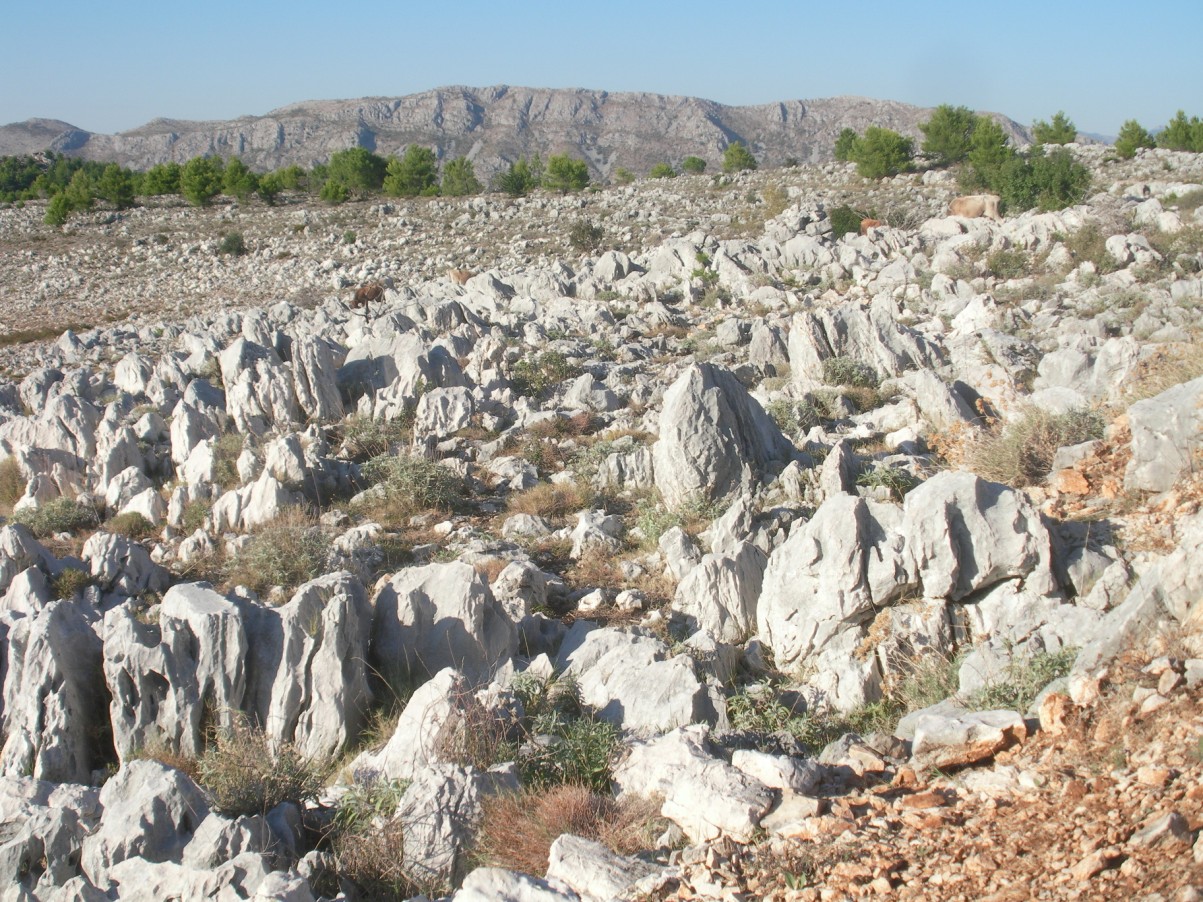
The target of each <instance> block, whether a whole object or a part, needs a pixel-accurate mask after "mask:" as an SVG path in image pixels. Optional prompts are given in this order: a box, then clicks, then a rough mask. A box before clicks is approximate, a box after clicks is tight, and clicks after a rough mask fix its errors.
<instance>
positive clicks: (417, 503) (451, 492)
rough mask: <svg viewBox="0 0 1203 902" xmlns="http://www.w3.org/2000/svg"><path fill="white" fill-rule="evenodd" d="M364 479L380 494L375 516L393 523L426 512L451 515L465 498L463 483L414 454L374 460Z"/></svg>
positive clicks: (385, 456) (448, 471) (434, 464)
mask: <svg viewBox="0 0 1203 902" xmlns="http://www.w3.org/2000/svg"><path fill="white" fill-rule="evenodd" d="M363 475H364V479H366V480H367V481H368V483H369V484H370V485H372V486H378V487H379V490H380V496H381V497H380V501H379V503H378V504H375V505H374V508H373V509H374V513H375V514H376V515H377V516H381V517H384V518H385V519H387V520H388V521H389V522H390V523H402V522H404V521H405V520H408V519H409V518H410V517H412V516H413V515H414V514H417V513H420V512H422V511H427V510H438V511H450V510H451V509H452V508H453V507H454V506H455V505H456V503H457V502H458V501H459V499H460V498H461V497H462V495H463V489H464V487H463V482H462V480H461V479H460V478H459V477H458V476H456V475H455V474H454V473H453V472H452V471H451V470H449V469H447V468H446V467H443V466H440V465H439V464H438V463H437V462H436V461H433V460H427V459H426V458H424V457H415V456H413V455H410V454H396V455H388V454H386V455H382V456H380V457H374V458H372V459H371V460H369V461H368V462H367V463H366V464H364V466H363Z"/></svg>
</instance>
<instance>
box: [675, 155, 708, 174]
mask: <svg viewBox="0 0 1203 902" xmlns="http://www.w3.org/2000/svg"><path fill="white" fill-rule="evenodd" d="M681 171H682V172H688V173H689V174H690V175H701V174H702V173H703V172H705V171H706V161H705V160H703V159H702V158H701V157H694V156H689V157H686V158H685V159H683V160H682V161H681Z"/></svg>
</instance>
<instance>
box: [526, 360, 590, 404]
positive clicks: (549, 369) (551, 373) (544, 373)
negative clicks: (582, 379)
mask: <svg viewBox="0 0 1203 902" xmlns="http://www.w3.org/2000/svg"><path fill="white" fill-rule="evenodd" d="M579 375H580V371H579V370H578V369H577V368H576V367H575V366H573V365H572V364H570V363H569V362H568V359H567V358H566V357H565V356H564V355H563V354H561V353H560V352H559V351H544V352H543V353H541V354H536V355H535V356H534V357H524V358H523V359H521V360H519V361H518V362H516V363H515V364H514V365H513V367H512V368H511V369H510V384H511V385H512V386H513V388H514V391H515V392H517V393H518V394H520V395H523V396H524V397H528V398H537V397H539V396H540V395H542V394H543V393H544V392H546V391H548V390H549V389H550V388H552V387H553V386H556V385H559V384H560V383H561V382H563V381H564V380H565V379H573V378H576V377H577V376H579Z"/></svg>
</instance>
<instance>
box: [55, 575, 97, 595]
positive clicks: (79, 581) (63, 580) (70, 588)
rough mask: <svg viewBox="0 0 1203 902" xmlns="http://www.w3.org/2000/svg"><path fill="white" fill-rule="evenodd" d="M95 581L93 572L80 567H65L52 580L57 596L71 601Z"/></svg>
mask: <svg viewBox="0 0 1203 902" xmlns="http://www.w3.org/2000/svg"><path fill="white" fill-rule="evenodd" d="M94 582H95V580H93V579H92V574H91V573H89V572H88V571H87V570H81V569H80V568H78V567H65V568H63V569H62V570H61V571H60V572H59V575H58V576H56V577H54V579H52V580H51V588H52V589H53V590H54V596H55V598H61V599H62V600H63V601H70V600H71V599H72V598H74V597H75V596H76V595H78V594H79V593H80V592H82V591H83V590H84V589H86V588H87V587H88V586H90V585H92V584H93V583H94Z"/></svg>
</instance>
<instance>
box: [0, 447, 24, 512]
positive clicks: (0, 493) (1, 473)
mask: <svg viewBox="0 0 1203 902" xmlns="http://www.w3.org/2000/svg"><path fill="white" fill-rule="evenodd" d="M25 485H26V483H25V477H24V476H22V475H21V465H20V464H18V463H17V459H16V458H15V457H6V458H4V460H0V508H3V509H4V510H12V506H13V505H14V504H16V503H17V502H18V501H20V500H21V496H22V495H24V494H25Z"/></svg>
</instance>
